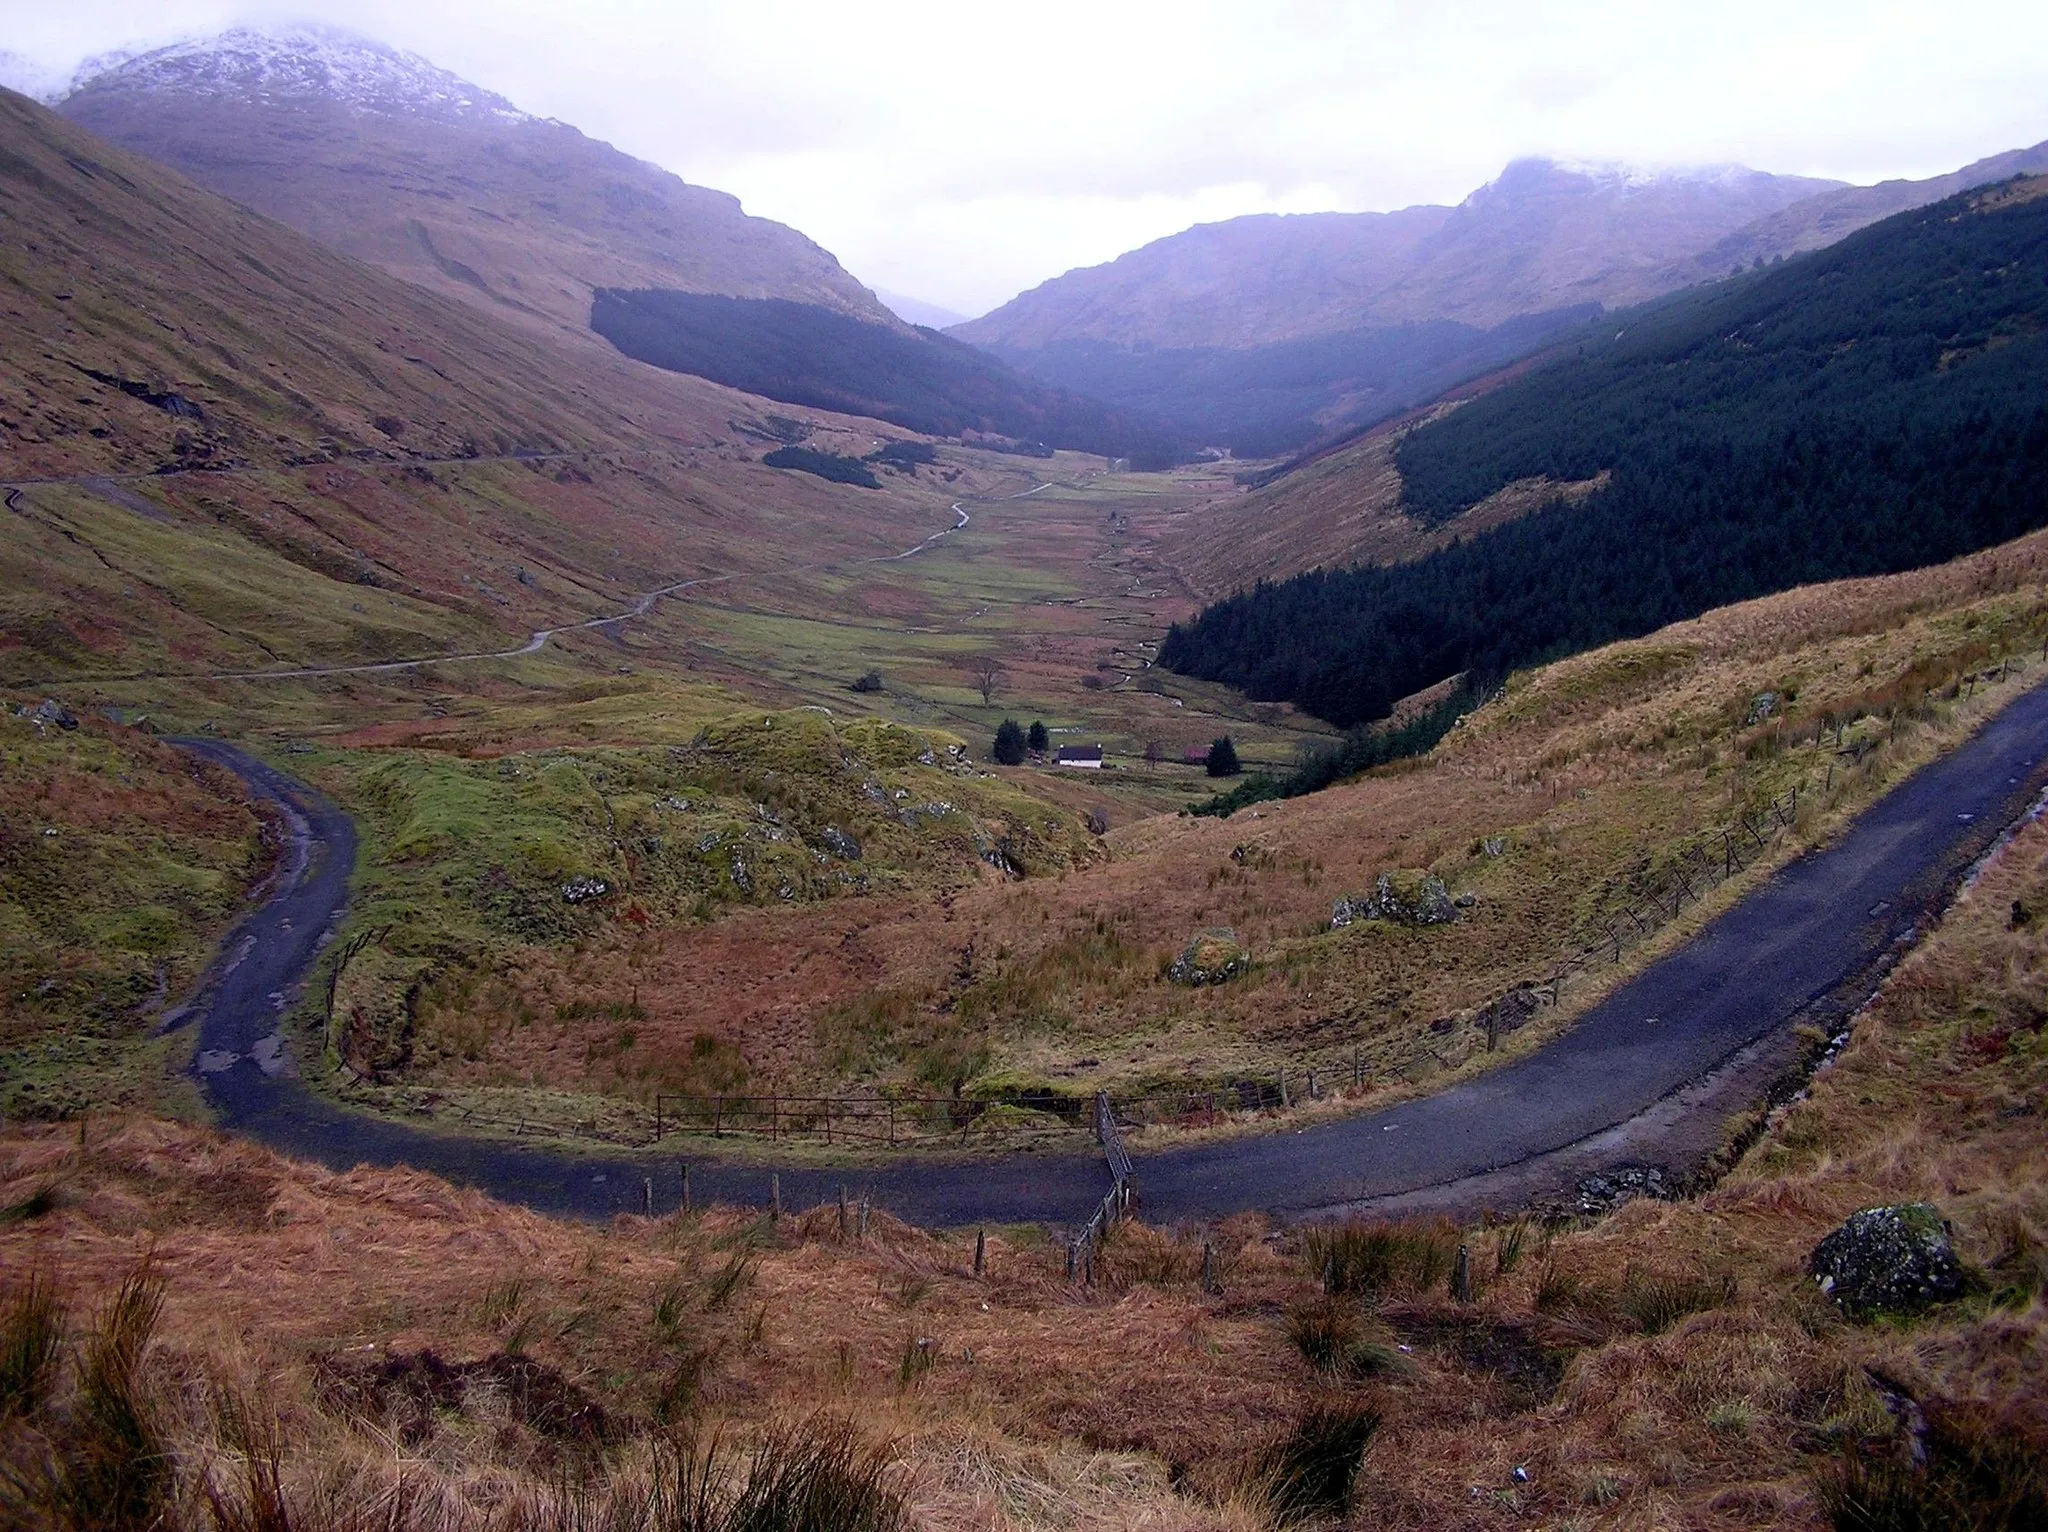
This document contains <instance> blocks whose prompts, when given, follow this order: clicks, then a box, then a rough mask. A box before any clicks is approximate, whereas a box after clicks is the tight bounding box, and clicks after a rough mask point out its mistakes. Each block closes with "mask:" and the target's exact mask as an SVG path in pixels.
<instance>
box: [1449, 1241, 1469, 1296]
mask: <svg viewBox="0 0 2048 1532" xmlns="http://www.w3.org/2000/svg"><path fill="white" fill-rule="evenodd" d="M1451 1296H1452V1297H1453V1298H1455V1299H1457V1301H1458V1302H1460V1303H1470V1302H1471V1301H1472V1252H1471V1251H1470V1250H1469V1249H1467V1248H1466V1247H1465V1246H1463V1245H1460V1246H1459V1247H1458V1263H1457V1264H1456V1265H1455V1266H1453V1267H1452V1268H1451Z"/></svg>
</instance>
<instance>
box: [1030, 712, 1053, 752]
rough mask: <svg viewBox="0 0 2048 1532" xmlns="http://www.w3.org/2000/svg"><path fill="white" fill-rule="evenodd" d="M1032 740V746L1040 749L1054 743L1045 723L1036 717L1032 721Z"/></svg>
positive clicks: (1042, 749) (1034, 748)
mask: <svg viewBox="0 0 2048 1532" xmlns="http://www.w3.org/2000/svg"><path fill="white" fill-rule="evenodd" d="M1030 740H1031V748H1032V749H1033V750H1038V751H1044V750H1045V749H1046V748H1047V747H1048V746H1049V745H1051V744H1052V736H1051V735H1050V734H1047V733H1046V732H1045V725H1044V724H1042V723H1040V722H1039V721H1038V720H1036V719H1033V720H1032V722H1031V734H1030Z"/></svg>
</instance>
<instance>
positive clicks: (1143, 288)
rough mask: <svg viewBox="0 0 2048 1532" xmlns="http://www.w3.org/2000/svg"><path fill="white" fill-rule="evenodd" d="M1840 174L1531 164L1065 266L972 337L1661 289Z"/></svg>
mask: <svg viewBox="0 0 2048 1532" xmlns="http://www.w3.org/2000/svg"><path fill="white" fill-rule="evenodd" d="M1839 185H1840V183H1839V182H1833V181H1817V180H1809V179H1807V178H1804V177H1800V176H1774V175H1768V174H1765V173H1764V172H1761V171H1753V170H1745V169H1742V168H1740V167H1725V168H1718V169H1713V170H1705V171H1671V172H1663V173H1655V174H1645V173H1642V172H1636V171H1631V170H1627V169H1623V168H1619V167H1612V166H1569V165H1564V164H1559V163H1557V162H1555V161H1551V160H1542V159H1528V160H1517V161H1516V162H1515V163H1513V164H1512V165H1509V166H1508V167H1507V169H1506V170H1505V171H1503V172H1502V173H1501V175H1500V176H1499V178H1498V179H1496V180H1494V181H1492V182H1489V183H1488V184H1487V185H1485V186H1482V187H1480V188H1479V189H1478V190H1477V191H1475V192H1473V193H1472V195H1471V196H1469V197H1467V198H1466V199H1465V200H1464V201H1463V202H1461V203H1460V204H1458V205H1457V206H1456V207H1435V206H1423V207H1411V208H1403V209H1401V210H1400V211H1399V212H1393V213H1311V214H1295V215H1278V214H1266V215H1260V216H1256V217H1251V218H1234V219H1231V220H1229V221H1228V222H1226V223H1216V224H1203V225H1199V226H1197V227H1195V228H1192V229H1189V230H1187V231H1186V232H1184V233H1181V234H1175V235H1172V236H1170V237H1169V238H1166V239H1162V240H1156V241H1154V242H1153V243H1152V244H1149V245H1146V246H1145V247H1143V248H1142V249H1139V250H1134V251H1132V252H1131V253H1130V254H1128V255H1123V256H1119V257H1118V258H1117V259H1116V260H1114V261H1111V262H1110V263H1109V264H1108V265H1105V266H1094V267H1089V268H1087V269H1085V270H1082V271H1070V272H1068V273H1067V274H1066V275H1065V276H1062V277H1056V278H1054V279H1053V280H1052V281H1050V282H1047V283H1044V284H1043V285H1042V286H1039V287H1036V288H1033V289H1032V290H1031V291H1030V292H1028V293H1024V294H1021V295H1020V296H1018V297H1016V298H1013V299H1011V300H1010V302H1008V303H1006V304H1004V305H1003V306H1002V307H1001V308H998V309H996V310H995V311H994V312H992V313H989V314H986V315H984V316H982V317H981V318H980V319H977V320H974V321H972V322H970V323H968V324H965V325H961V326H959V327H958V333H959V335H960V337H961V339H963V340H968V341H972V342H974V343H975V344H977V345H995V346H1002V347H1008V348H1012V349H1024V348H1038V347H1045V346H1049V345H1052V344H1054V343H1056V342H1060V341H1072V340H1096V341H1107V342H1110V343H1112V344H1115V345H1123V346H1147V345H1149V346H1154V347H1175V348H1186V347H1201V346H1226V347H1233V348H1245V347H1251V346H1261V345H1270V344H1272V343H1274V342H1277V341H1284V340H1298V339H1300V338H1302V337H1304V336H1310V335H1329V334H1334V333H1337V332H1339V331H1344V330H1356V329H1368V328H1375V327H1382V326H1388V325H1396V324H1407V323H1416V322H1421V321H1427V320H1433V319H1450V320H1455V321H1457V322H1459V323H1462V324H1467V325H1472V326H1474V327H1477V328H1481V329H1487V328H1491V327H1492V326H1494V325H1497V324H1500V323H1501V322H1503V321H1504V320H1508V319H1513V318H1516V317H1518V316H1521V315H1525V314H1535V313H1541V312H1543V311H1545V310H1547V309H1557V308H1568V307H1571V306H1573V305H1575V304H1581V303H1587V302H1594V303H1601V304H1605V305H1608V306H1613V305H1617V304H1627V303H1633V302H1637V301H1639V300H1641V299H1643V298H1649V297H1654V296H1655V295H1656V294H1658V293H1660V292H1663V291H1667V290H1668V286H1669V283H1668V279H1667V278H1666V277H1665V276H1664V275H1663V273H1664V272H1665V271H1666V269H1667V268H1668V267H1669V265H1670V263H1671V262H1672V261H1674V260H1679V259H1682V258H1684V257H1686V256H1689V255H1692V254H1694V253H1696V252H1698V251H1700V250H1702V249H1704V248H1706V247H1707V246H1708V245H1710V244H1712V243H1713V242H1714V241H1716V240H1718V239H1720V238H1722V237H1724V236H1725V235H1727V234H1730V233H1732V232H1734V231H1735V230H1736V229H1739V228H1741V227H1742V226H1744V225H1745V224H1748V223H1752V222H1754V221H1755V220H1756V219H1758V218H1760V217H1763V216H1764V215H1766V214H1769V213H1773V212H1777V211H1778V210H1780V209H1782V208H1785V207H1787V206H1789V205H1791V204H1792V203H1795V202H1798V201H1801V200H1803V199H1804V198H1806V197H1809V196H1812V195H1813V194H1814V193H1816V192H1820V191H1826V190H1831V189H1833V188H1835V187H1837V186H1839Z"/></svg>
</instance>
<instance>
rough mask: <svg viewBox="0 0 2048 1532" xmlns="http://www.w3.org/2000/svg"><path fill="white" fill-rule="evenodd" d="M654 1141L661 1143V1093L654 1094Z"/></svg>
mask: <svg viewBox="0 0 2048 1532" xmlns="http://www.w3.org/2000/svg"><path fill="white" fill-rule="evenodd" d="M654 1141H655V1142H656V1143H657V1144H658V1143H660V1142H661V1092H659V1091H656V1092H655V1093H654Z"/></svg>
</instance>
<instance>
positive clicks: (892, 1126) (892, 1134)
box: [889, 1101, 896, 1149]
mask: <svg viewBox="0 0 2048 1532" xmlns="http://www.w3.org/2000/svg"><path fill="white" fill-rule="evenodd" d="M889 1147H890V1148H891V1149H894V1148H895V1147H896V1103H895V1102H894V1101H891V1102H890V1103H889Z"/></svg>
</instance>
